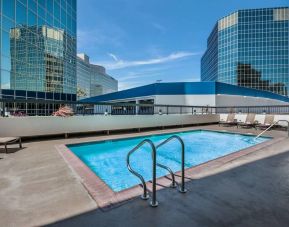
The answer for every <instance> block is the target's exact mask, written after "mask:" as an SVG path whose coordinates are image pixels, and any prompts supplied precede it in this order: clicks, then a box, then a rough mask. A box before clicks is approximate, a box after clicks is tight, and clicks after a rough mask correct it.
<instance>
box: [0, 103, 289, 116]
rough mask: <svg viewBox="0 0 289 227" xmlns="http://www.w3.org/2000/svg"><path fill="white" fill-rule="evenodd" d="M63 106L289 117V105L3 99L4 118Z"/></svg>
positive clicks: (84, 111) (107, 111) (89, 111)
mask: <svg viewBox="0 0 289 227" xmlns="http://www.w3.org/2000/svg"><path fill="white" fill-rule="evenodd" d="M62 106H68V107H70V108H71V109H72V110H73V114H74V115H154V114H158V115H169V114H190V115H192V114H196V115H197V114H221V113H257V114H289V105H283V106H220V107H212V106H185V105H158V104H135V103H103V102H101V103H100V102H95V103H92V102H81V101H78V102H74V101H52V100H51V101H50V100H41V99H27V100H26V99H0V115H1V116H10V115H12V116H51V115H52V114H53V113H54V112H55V111H57V110H58V109H59V108H60V107H62Z"/></svg>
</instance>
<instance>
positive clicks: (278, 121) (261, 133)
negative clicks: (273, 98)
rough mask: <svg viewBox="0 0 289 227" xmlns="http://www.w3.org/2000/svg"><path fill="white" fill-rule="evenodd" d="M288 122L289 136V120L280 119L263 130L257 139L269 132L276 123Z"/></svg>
mask: <svg viewBox="0 0 289 227" xmlns="http://www.w3.org/2000/svg"><path fill="white" fill-rule="evenodd" d="M282 121H284V122H287V132H288V137H289V121H287V120H278V121H276V122H274V123H273V124H271V125H270V126H269V127H268V128H266V129H265V130H264V131H262V132H261V133H259V134H258V135H257V136H256V137H255V139H258V138H259V137H260V136H261V135H263V134H264V133H265V132H267V131H268V130H269V129H270V128H272V127H273V126H274V125H276V124H278V123H279V122H282Z"/></svg>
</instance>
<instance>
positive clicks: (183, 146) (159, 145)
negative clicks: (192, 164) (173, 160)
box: [156, 135, 187, 193]
mask: <svg viewBox="0 0 289 227" xmlns="http://www.w3.org/2000/svg"><path fill="white" fill-rule="evenodd" d="M172 139H176V140H178V141H179V142H180V144H181V146H182V160H181V161H182V176H181V187H179V192H182V193H185V192H187V189H185V144H184V141H183V140H182V138H181V137H179V136H177V135H173V136H171V137H169V138H168V139H166V140H165V141H163V142H161V143H160V144H158V145H157V146H156V149H158V148H159V147H161V146H163V145H164V144H166V143H168V142H169V141H171V140H172ZM156 165H157V166H159V167H161V168H164V169H166V170H168V171H169V172H170V174H171V176H172V185H173V186H175V184H176V181H175V175H174V173H173V171H172V170H171V169H170V168H169V167H167V166H164V165H162V164H159V163H157V164H156Z"/></svg>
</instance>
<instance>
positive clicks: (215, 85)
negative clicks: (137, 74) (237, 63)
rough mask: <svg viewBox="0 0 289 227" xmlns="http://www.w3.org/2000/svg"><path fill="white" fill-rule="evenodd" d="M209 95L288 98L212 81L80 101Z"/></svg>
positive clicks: (133, 90)
mask: <svg viewBox="0 0 289 227" xmlns="http://www.w3.org/2000/svg"><path fill="white" fill-rule="evenodd" d="M211 94H227V95H242V96H253V97H262V98H270V99H277V100H280V101H284V102H289V98H288V97H286V96H282V95H278V94H275V93H272V92H268V91H260V90H256V89H252V88H246V87H239V86H235V85H231V84H225V83H220V82H213V81H208V82H176V83H155V84H149V85H145V86H141V87H136V88H131V89H127V90H122V91H118V92H113V93H109V94H105V95H99V96H95V97H91V98H87V99H82V100H81V101H82V102H108V101H114V100H120V99H129V98H135V97H143V96H153V95H211Z"/></svg>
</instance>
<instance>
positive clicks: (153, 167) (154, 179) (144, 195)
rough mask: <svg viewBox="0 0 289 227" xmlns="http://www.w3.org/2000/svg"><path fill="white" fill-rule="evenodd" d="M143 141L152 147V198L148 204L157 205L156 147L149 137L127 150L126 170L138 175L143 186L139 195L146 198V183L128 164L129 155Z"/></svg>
mask: <svg viewBox="0 0 289 227" xmlns="http://www.w3.org/2000/svg"><path fill="white" fill-rule="evenodd" d="M145 143H148V144H149V145H150V146H151V149H152V159H153V163H152V169H153V179H152V184H153V186H152V200H151V202H150V205H151V206H152V207H157V206H158V201H157V199H156V147H155V145H154V144H153V142H152V141H151V140H149V139H144V140H143V141H141V142H140V143H139V144H138V145H137V146H135V147H134V148H133V149H132V150H131V151H129V152H128V154H127V157H126V165H127V168H128V170H129V171H130V172H131V173H132V174H133V175H135V176H136V177H138V178H139V179H140V181H141V182H142V186H143V190H144V191H143V195H142V196H141V198H142V199H144V200H146V199H148V198H149V195H148V193H147V187H146V183H145V180H144V178H143V176H142V175H140V174H139V173H137V172H136V171H135V170H133V168H132V167H131V165H130V155H131V154H132V153H134V152H135V151H136V150H138V149H139V148H140V147H142V146H143V145H144V144H145Z"/></svg>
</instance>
